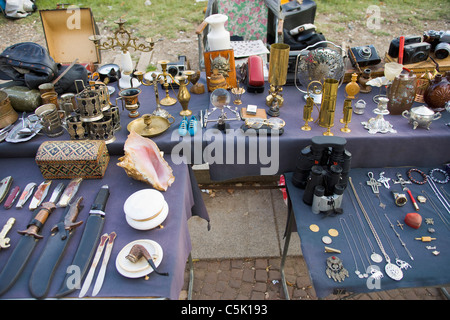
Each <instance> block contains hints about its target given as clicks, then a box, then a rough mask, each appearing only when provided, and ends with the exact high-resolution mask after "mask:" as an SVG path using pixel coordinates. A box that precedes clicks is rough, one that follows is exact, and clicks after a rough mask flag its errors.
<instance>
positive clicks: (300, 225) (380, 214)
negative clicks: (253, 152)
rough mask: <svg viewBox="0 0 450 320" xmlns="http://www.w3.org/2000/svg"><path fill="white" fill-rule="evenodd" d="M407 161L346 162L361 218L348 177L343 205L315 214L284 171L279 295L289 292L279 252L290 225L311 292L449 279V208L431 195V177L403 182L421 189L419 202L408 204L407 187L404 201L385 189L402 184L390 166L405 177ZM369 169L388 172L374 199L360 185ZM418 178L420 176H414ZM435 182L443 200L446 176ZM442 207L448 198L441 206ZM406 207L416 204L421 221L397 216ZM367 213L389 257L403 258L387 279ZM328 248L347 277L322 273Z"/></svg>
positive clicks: (319, 293) (397, 188) (448, 281)
mask: <svg viewBox="0 0 450 320" xmlns="http://www.w3.org/2000/svg"><path fill="white" fill-rule="evenodd" d="M409 169H410V168H409V167H400V168H358V169H352V170H351V172H350V177H351V180H352V183H353V185H354V188H355V190H356V194H357V195H358V197H359V199H360V201H361V203H362V205H363V208H364V210H365V212H366V214H367V217H368V219H367V218H366V216H365V214H364V213H363V211H362V210H361V208H360V207H359V205H358V202H357V200H356V198H355V195H354V193H353V191H352V188H351V185H348V186H347V189H346V191H345V192H344V196H343V199H342V209H343V212H342V213H341V214H336V215H330V216H327V215H326V214H324V213H319V214H314V213H313V212H312V211H311V206H309V205H307V204H305V203H304V202H303V194H304V190H302V189H300V188H298V187H296V186H295V185H294V184H293V182H292V176H293V174H292V173H287V174H286V175H285V179H286V190H287V193H288V202H289V205H288V222H287V227H286V240H285V247H284V249H283V258H282V274H283V276H282V277H283V286H284V291H285V295H286V297H289V294H288V292H287V287H286V282H285V279H284V260H285V258H286V253H287V250H288V248H289V242H290V236H291V232H292V231H294V232H295V231H296V232H297V233H298V235H299V237H300V240H301V241H300V242H301V248H302V254H303V256H304V258H305V261H306V264H307V266H308V271H309V275H310V278H311V280H312V283H313V286H314V289H315V292H316V295H317V297H318V298H325V297H327V296H329V295H330V294H333V293H335V294H339V293H340V294H345V293H347V294H348V293H364V292H375V291H385V290H390V289H395V288H411V287H432V286H439V287H445V286H447V285H448V284H450V275H449V274H448V272H447V270H448V265H449V264H450V247H449V245H450V240H449V239H450V238H449V235H450V224H449V222H450V219H449V212H448V211H446V209H445V208H444V206H443V205H442V203H441V202H440V200H439V199H438V198H437V196H436V194H435V192H434V191H433V189H432V187H431V185H430V182H429V181H428V182H426V183H425V184H423V185H418V184H414V183H413V184H409V185H408V188H409V189H410V190H411V192H412V194H413V196H414V197H417V196H418V195H421V196H425V197H426V198H427V201H426V202H425V203H419V204H418V205H419V209H420V210H418V211H416V210H415V208H414V207H413V205H412V203H411V201H410V199H409V197H408V195H407V194H406V196H407V197H408V201H407V203H406V204H405V205H404V206H403V207H397V206H396V205H395V204H394V197H393V195H392V192H399V193H402V192H404V191H402V188H401V186H400V184H394V183H393V181H394V180H396V179H397V178H396V174H397V173H401V174H402V176H403V177H404V178H407V176H406V173H407V171H408V170H409ZM419 169H421V170H422V172H424V173H429V171H430V168H419ZM368 172H372V173H373V174H374V176H375V177H378V176H379V173H380V172H384V176H385V177H391V181H390V189H387V188H385V187H384V186H380V187H379V191H380V200H378V198H376V197H375V194H374V193H372V191H371V187H370V186H368V185H367V181H368V180H369V178H368ZM428 180H429V179H428ZM418 181H422V180H419V179H418ZM435 185H436V187H437V188H438V191H439V192H440V193H441V194H443V195H444V197H445V196H447V198H446V199H447V200H448V194H449V192H450V184H449V183H446V184H443V185H442V184H439V183H435ZM380 201H381V203H383V204H385V205H386V207H385V208H384V209H383V208H382V207H380V206H379V202H380ZM448 208H449V206H448V204H447V210H448ZM411 212H417V213H419V214H420V216H421V217H422V223H421V225H420V227H419V228H418V229H415V228H412V227H410V226H408V225H406V223H405V221H404V220H405V216H406V215H407V214H408V213H411ZM368 221H370V223H371V224H372V226H373V227H374V229H375V234H376V235H378V237H379V239H380V240H381V244H382V246H383V248H384V250H385V252H386V254H387V257H388V258H389V259H390V261H391V263H394V264H396V265H397V264H398V265H401V266H403V268H402V269H401V271H402V274H403V276H402V278H401V279H395V280H394V279H392V278H390V277H389V276H388V275H387V273H386V272H385V266H386V264H387V261H386V258H385V256H384V255H383V253H382V251H381V249H380V247H379V246H378V244H377V241H376V238H375V234H374V233H372V231H371V228H370V226H369V222H368ZM323 237H327V238H323ZM422 237H431V238H432V239H434V240H431V241H430V242H422V241H421V240H417V239H419V238H420V239H422ZM324 242H325V243H324ZM326 247H328V248H332V249H336V250H339V253H338V252H337V251H333V250H329V249H328V250H326ZM327 251H328V252H327ZM373 252H375V253H377V254H379V255H380V256H381V257H382V258H383V260H382V261H381V262H377V263H376V262H374V261H373V260H372V259H371V258H370V257H371V255H372V253H373ZM333 256H334V257H337V258H339V259H340V260H341V261H342V265H343V267H344V268H345V269H346V270H347V271H348V277H344V279H343V280H342V281H339V280H338V281H334V280H333V278H329V277H328V276H327V274H326V269H327V263H326V261H327V258H330V257H333ZM400 261H403V263H401V262H400ZM397 262H398V263H397ZM404 263H406V264H404ZM370 268H372V269H370ZM371 270H378V271H381V277H379V278H378V277H376V276H375V274H372V273H371ZM356 272H360V274H361V275H363V274H365V273H366V274H367V276H366V277H360V276H358V275H357V274H356Z"/></svg>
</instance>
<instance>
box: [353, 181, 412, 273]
mask: <svg viewBox="0 0 450 320" xmlns="http://www.w3.org/2000/svg"><path fill="white" fill-rule="evenodd" d="M360 187H361V190H362V191H363V194H364V196H365V197H366V201H367V203H368V204H369V207H370V208H371V209H372V213H373V216H374V217H375V218H376V220H377V222H378V225H379V226H380V229H381V232H383V234H384V237H385V238H386V241H387V242H388V244H389V246H390V247H391V249H392V252H394V255H395V263H396V264H397V265H398V266H399V267H400V268H401V269H408V268H410V267H411V265H410V264H409V263H407V262H406V261H403V260H401V259H400V257H399V255H398V253H397V250H395V247H394V245H393V244H392V241H391V238H390V237H389V236H388V234H387V232H386V229H385V228H384V226H383V224H382V223H381V218H380V217H379V215H378V212H377V210H376V209H375V206H374V205H373V203H372V202H371V201H370V200H369V195H368V193H367V190H365V189H364V187H363V185H362V184H360Z"/></svg>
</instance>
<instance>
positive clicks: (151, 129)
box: [127, 114, 175, 137]
mask: <svg viewBox="0 0 450 320" xmlns="http://www.w3.org/2000/svg"><path fill="white" fill-rule="evenodd" d="M174 122H175V118H174V117H173V116H169V117H168V118H165V117H160V116H155V115H150V114H144V115H143V116H142V117H140V118H139V119H136V120H133V121H131V122H130V123H129V124H128V126H127V130H128V131H129V132H131V131H134V132H136V133H137V134H139V135H141V136H143V137H155V136H157V135H160V134H161V133H163V132H165V131H166V130H167V129H169V127H170V126H171V124H172V123H174Z"/></svg>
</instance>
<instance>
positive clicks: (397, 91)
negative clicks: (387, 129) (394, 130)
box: [388, 72, 416, 115]
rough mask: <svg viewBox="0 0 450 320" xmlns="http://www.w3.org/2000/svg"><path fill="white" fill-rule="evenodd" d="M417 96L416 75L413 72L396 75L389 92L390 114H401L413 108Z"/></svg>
mask: <svg viewBox="0 0 450 320" xmlns="http://www.w3.org/2000/svg"><path fill="white" fill-rule="evenodd" d="M415 96H416V76H415V75H414V74H413V73H412V72H410V73H409V74H404V73H402V74H400V75H398V76H396V77H395V79H394V81H393V83H392V85H391V86H390V88H389V93H388V97H389V102H388V110H389V112H390V114H393V115H400V114H402V112H403V111H405V110H409V109H411V106H412V104H413V103H414V98H415Z"/></svg>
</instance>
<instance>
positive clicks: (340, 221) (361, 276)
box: [339, 218, 364, 278]
mask: <svg viewBox="0 0 450 320" xmlns="http://www.w3.org/2000/svg"><path fill="white" fill-rule="evenodd" d="M342 222H344V223H345V225H346V226H347V228H348V225H347V222H346V221H345V219H344V218H340V219H339V223H340V224H341V227H342V231H344V236H345V240H347V244H348V247H349V248H350V252H351V253H352V257H353V261H354V262H355V273H356V275H357V276H358V277H359V278H363V277H364V276H363V274H362V273H361V271H359V268H358V263H357V262H356V257H355V253H354V252H353V249H352V246H351V245H350V240H349V239H348V236H347V231H345V228H344V225H343V223H342ZM348 230H349V231H350V228H348ZM353 241H355V239H353Z"/></svg>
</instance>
